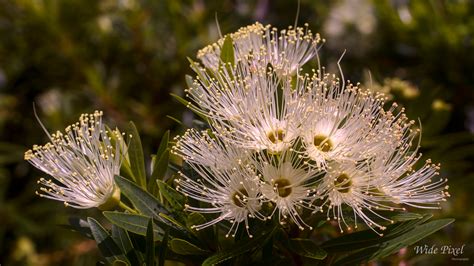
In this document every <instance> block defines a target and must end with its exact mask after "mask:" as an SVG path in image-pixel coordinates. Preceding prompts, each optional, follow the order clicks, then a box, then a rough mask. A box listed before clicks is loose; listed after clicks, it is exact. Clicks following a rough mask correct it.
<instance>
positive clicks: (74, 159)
mask: <svg viewBox="0 0 474 266" xmlns="http://www.w3.org/2000/svg"><path fill="white" fill-rule="evenodd" d="M65 132H66V133H65V134H63V133H61V132H59V131H58V132H57V133H56V134H52V135H49V133H47V132H46V133H47V134H48V136H49V137H50V140H51V142H49V143H47V144H45V145H44V146H38V145H35V146H33V149H32V150H28V151H27V152H26V153H25V160H27V161H29V162H30V163H31V164H32V165H33V166H35V167H36V168H38V169H40V170H41V171H43V172H45V173H47V174H48V175H50V176H52V177H53V178H54V180H46V179H44V178H41V179H40V180H39V181H38V183H39V184H42V185H43V186H44V187H42V188H41V192H37V194H38V195H40V196H42V197H46V198H50V199H54V200H59V201H63V202H64V204H65V205H66V206H71V207H74V208H79V209H85V208H92V207H99V208H103V209H108V208H111V207H113V206H112V205H114V204H115V203H117V202H118V200H119V199H120V190H119V189H118V187H116V185H115V183H114V175H118V174H119V171H120V165H121V160H122V154H121V151H122V150H123V147H121V145H122V144H123V142H122V141H121V138H122V136H121V134H120V132H118V130H117V131H113V132H108V131H106V129H105V127H104V125H103V124H102V112H98V111H96V112H95V113H93V114H83V115H81V117H80V119H79V122H77V123H75V124H73V125H71V126H68V127H67V128H66V130H65ZM109 134H114V135H115V136H116V138H117V139H119V141H117V142H116V144H115V145H113V144H112V143H111V137H110V135H109Z"/></svg>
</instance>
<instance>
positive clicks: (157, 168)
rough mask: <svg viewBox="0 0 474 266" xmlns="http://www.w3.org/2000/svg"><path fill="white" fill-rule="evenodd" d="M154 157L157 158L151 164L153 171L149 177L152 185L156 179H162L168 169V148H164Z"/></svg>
mask: <svg viewBox="0 0 474 266" xmlns="http://www.w3.org/2000/svg"><path fill="white" fill-rule="evenodd" d="M155 158H158V160H157V161H156V162H155V164H154V165H153V173H152V174H151V177H150V183H153V184H154V185H155V182H156V181H158V180H160V179H161V180H163V178H164V177H165V174H166V171H167V170H168V162H169V158H170V151H169V149H166V150H164V151H163V152H162V153H161V154H160V155H156V157H155ZM155 180H156V181H155Z"/></svg>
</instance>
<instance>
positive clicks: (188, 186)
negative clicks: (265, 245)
mask: <svg viewBox="0 0 474 266" xmlns="http://www.w3.org/2000/svg"><path fill="white" fill-rule="evenodd" d="M190 165H191V167H192V168H193V169H194V171H196V172H197V173H198V174H199V177H198V178H197V179H192V178H190V177H187V176H186V175H185V174H183V173H182V172H180V175H181V177H182V178H181V179H177V180H176V183H177V184H178V185H177V188H176V189H177V190H178V191H180V192H182V193H183V194H184V195H186V196H187V197H191V198H193V199H195V200H198V201H200V202H202V203H205V204H207V206H202V205H200V206H190V205H186V206H185V207H186V209H187V210H189V211H194V212H200V213H216V214H219V216H218V217H217V218H215V219H213V220H211V221H209V222H207V223H204V224H200V225H196V226H194V227H193V228H194V229H196V230H200V229H202V228H206V227H208V226H211V225H213V224H216V223H218V222H220V221H223V220H226V221H229V222H230V223H231V227H230V229H229V231H228V233H227V235H226V236H229V235H232V236H235V234H236V233H237V230H238V227H239V224H240V223H241V222H244V224H245V228H246V230H247V233H248V234H249V236H250V237H252V235H251V234H250V232H249V224H248V219H249V218H255V217H257V218H259V219H262V220H264V219H265V217H263V216H262V215H260V214H259V212H258V211H259V209H260V207H261V203H260V200H259V188H258V183H257V182H256V181H255V179H254V178H252V176H253V174H252V173H251V170H250V169H249V168H246V167H240V168H234V169H227V170H217V169H215V168H213V167H205V166H202V165H199V164H195V163H190Z"/></svg>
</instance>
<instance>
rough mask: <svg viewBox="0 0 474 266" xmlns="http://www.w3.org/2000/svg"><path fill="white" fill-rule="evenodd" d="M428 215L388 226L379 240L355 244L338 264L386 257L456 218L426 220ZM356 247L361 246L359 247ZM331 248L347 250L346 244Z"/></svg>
mask: <svg viewBox="0 0 474 266" xmlns="http://www.w3.org/2000/svg"><path fill="white" fill-rule="evenodd" d="M427 217H428V218H429V217H430V216H429V215H427V216H424V217H423V219H420V220H418V223H413V221H409V222H404V223H399V224H398V225H394V226H393V227H390V228H388V230H387V232H386V236H384V237H380V238H379V241H366V242H365V243H366V244H361V243H363V242H361V241H359V242H358V244H354V245H353V250H354V249H355V250H356V251H355V252H354V253H352V254H350V255H348V256H345V257H343V258H341V259H339V260H338V261H337V264H343V265H352V264H358V263H360V262H362V261H370V260H374V259H380V258H383V257H386V256H388V255H391V254H393V253H395V252H397V251H398V250H400V249H401V248H403V247H406V246H410V245H413V244H414V243H416V242H417V241H419V240H421V239H423V238H425V237H427V236H429V235H431V234H433V233H434V232H436V231H438V230H440V229H441V228H443V227H445V226H447V225H449V224H450V223H452V222H453V221H454V219H441V220H434V221H430V222H426V219H427ZM420 221H421V222H420ZM425 222H426V223H425ZM353 243H354V242H353ZM346 244H347V243H346ZM354 247H359V249H357V248H354ZM331 249H332V250H333V251H334V252H339V251H345V250H347V249H346V248H345V246H338V247H337V248H336V249H334V246H332V247H331Z"/></svg>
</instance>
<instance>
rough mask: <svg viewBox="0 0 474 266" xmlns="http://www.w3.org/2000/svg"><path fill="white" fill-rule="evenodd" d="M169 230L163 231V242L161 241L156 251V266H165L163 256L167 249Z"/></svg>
mask: <svg viewBox="0 0 474 266" xmlns="http://www.w3.org/2000/svg"><path fill="white" fill-rule="evenodd" d="M169 233H170V230H169V228H167V229H166V230H165V236H163V240H162V241H161V245H160V249H159V250H158V266H164V265H165V255H166V250H167V249H168V239H169Z"/></svg>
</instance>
